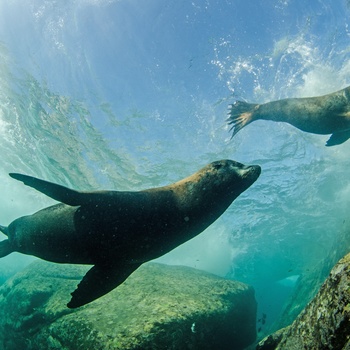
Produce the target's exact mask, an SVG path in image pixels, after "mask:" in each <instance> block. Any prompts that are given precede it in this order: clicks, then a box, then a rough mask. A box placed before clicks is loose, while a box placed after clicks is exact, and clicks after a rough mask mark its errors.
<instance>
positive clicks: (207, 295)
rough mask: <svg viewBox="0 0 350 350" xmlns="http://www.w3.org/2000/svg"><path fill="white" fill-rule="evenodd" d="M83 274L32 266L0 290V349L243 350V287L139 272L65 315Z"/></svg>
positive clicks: (174, 269)
mask: <svg viewBox="0 0 350 350" xmlns="http://www.w3.org/2000/svg"><path fill="white" fill-rule="evenodd" d="M86 271H87V268H86V267H85V266H77V265H75V266H73V265H58V264H51V263H47V262H43V261H36V262H34V263H33V264H31V265H30V266H29V267H28V268H26V269H25V270H24V271H22V272H20V273H18V274H17V275H16V276H14V277H13V278H12V279H10V280H9V281H8V282H6V283H5V284H4V285H3V286H2V287H1V288H0V337H1V339H0V348H1V349H4V350H15V349H16V350H17V349H28V350H30V349H48V350H54V349H55V350H56V349H57V350H58V349H59V350H65V349H66V350H68V349H74V350H78V349H84V350H86V349H94V350H99V349H101V350H102V349H123V350H124V349H125V350H126V349H243V348H244V347H245V346H247V345H249V344H250V343H252V342H253V341H254V340H255V337H256V332H255V321H256V301H255V298H254V291H253V289H252V288H251V287H249V286H247V285H245V284H243V283H239V282H235V281H229V280H225V279H223V278H219V277H217V276H214V275H211V274H208V273H205V272H203V271H198V270H195V269H192V268H188V267H178V266H167V265H161V264H154V263H150V264H145V265H143V266H141V268H139V269H138V270H137V271H136V272H135V273H134V274H133V275H132V276H130V278H128V279H127V281H126V282H125V283H124V284H122V285H121V286H119V287H118V288H116V289H115V290H113V291H112V292H110V293H109V294H107V295H105V296H104V297H102V298H100V299H98V300H96V301H94V302H92V303H90V304H88V305H86V306H84V307H81V308H79V309H76V310H70V309H68V308H67V307H66V304H67V302H68V301H69V298H70V292H72V291H73V290H74V289H75V288H76V285H77V283H78V282H79V281H80V279H81V278H82V276H83V275H84V274H85V272H86Z"/></svg>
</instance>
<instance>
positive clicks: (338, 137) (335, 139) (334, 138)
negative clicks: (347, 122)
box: [326, 130, 350, 147]
mask: <svg viewBox="0 0 350 350" xmlns="http://www.w3.org/2000/svg"><path fill="white" fill-rule="evenodd" d="M349 138H350V130H345V131H338V132H334V133H333V134H332V135H331V137H330V138H329V140H328V141H327V142H326V146H328V147H329V146H336V145H340V144H342V143H343V142H345V141H346V140H348V139H349Z"/></svg>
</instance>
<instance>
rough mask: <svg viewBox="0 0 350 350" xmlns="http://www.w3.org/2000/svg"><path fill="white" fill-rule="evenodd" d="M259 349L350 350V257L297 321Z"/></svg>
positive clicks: (332, 275)
mask: <svg viewBox="0 0 350 350" xmlns="http://www.w3.org/2000/svg"><path fill="white" fill-rule="evenodd" d="M257 349H259V350H274V349H276V350H277V349H281V350H282V349H283V350H300V349H337V350H349V349H350V254H348V255H346V256H345V257H344V258H343V259H341V260H340V261H339V262H338V263H337V264H336V265H335V266H334V268H333V269H332V271H331V273H330V275H329V277H328V278H327V280H326V281H325V283H324V284H323V285H322V287H321V289H320V291H319V292H318V294H317V295H316V297H315V298H314V299H313V300H312V301H311V302H310V303H309V304H308V305H307V306H306V308H305V309H304V310H303V311H302V312H301V313H300V315H299V316H298V317H297V318H296V319H295V321H294V322H293V323H292V324H291V325H290V326H289V327H286V328H285V329H282V330H280V331H278V332H276V333H274V334H272V335H270V336H268V337H267V338H265V339H264V340H263V341H261V342H260V343H259V345H258V346H257Z"/></svg>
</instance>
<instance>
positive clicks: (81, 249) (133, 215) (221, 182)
mask: <svg viewBox="0 0 350 350" xmlns="http://www.w3.org/2000/svg"><path fill="white" fill-rule="evenodd" d="M260 172H261V169H260V167H259V166H258V165H252V166H245V165H243V164H241V163H238V162H235V161H232V160H221V161H216V162H213V163H210V164H208V165H207V166H205V167H204V168H203V169H201V170H199V171H198V172H197V173H195V174H193V175H191V176H189V177H187V178H185V179H183V180H181V181H178V182H176V183H173V184H171V185H168V186H164V187H159V188H151V189H147V190H144V191H138V192H122V191H96V192H79V191H76V190H73V189H69V188H66V187H63V186H61V185H58V184H54V183H51V182H47V181H44V180H40V179H37V178H35V177H31V176H27V175H21V174H17V173H11V174H10V176H11V177H12V178H14V179H17V180H19V181H22V182H23V183H24V184H25V185H27V186H30V187H33V188H35V189H36V190H38V191H40V192H42V193H44V194H46V195H47V196H49V197H51V198H53V199H55V200H57V201H60V202H62V203H60V204H56V205H53V206H50V207H48V208H45V209H42V210H40V211H38V212H36V213H34V214H33V215H29V216H24V217H21V218H18V219H16V220H14V221H13V222H12V223H11V224H10V225H9V226H8V227H3V226H1V227H0V230H1V231H2V232H3V233H4V234H5V235H7V236H8V239H5V240H3V241H1V242H0V257H3V256H6V255H7V254H10V253H11V252H14V251H16V252H20V253H23V254H29V255H34V256H37V257H39V258H42V259H45V260H48V261H52V262H57V263H71V264H92V265H94V266H93V267H92V268H91V269H90V270H89V271H88V272H87V274H86V275H85V276H84V278H83V279H82V281H81V282H80V283H79V285H78V288H77V289H76V290H75V291H74V292H73V293H72V299H71V301H70V302H69V303H68V305H67V306H68V307H69V308H75V307H78V306H82V305H84V304H87V303H89V302H91V301H93V300H95V299H97V298H99V297H101V296H102V295H104V294H106V293H108V292H110V291H111V290H112V289H114V288H116V287H117V286H118V285H120V284H121V283H122V282H123V281H124V280H125V279H126V278H127V277H128V276H129V275H130V274H131V273H132V272H133V271H135V270H136V269H137V268H138V267H139V266H140V265H141V264H143V263H144V262H146V261H149V260H152V259H155V258H158V257H160V256H162V255H163V254H165V253H167V252H169V251H170V250H172V249H174V248H176V247H177V246H179V245H180V244H182V243H184V242H186V241H188V240H189V239H191V238H193V237H195V236H196V235H198V234H199V233H200V232H202V231H203V230H204V229H205V228H207V227H208V226H209V225H211V224H212V223H213V222H214V221H215V220H216V219H217V218H219V217H220V216H221V214H222V213H223V212H224V211H225V210H226V209H227V208H228V206H229V205H230V204H231V203H232V202H233V200H234V199H235V198H237V197H238V196H239V195H240V194H241V193H242V192H244V191H245V190H246V189H247V188H248V187H249V186H251V185H252V184H253V183H254V181H255V180H256V179H257V178H258V177H259V175H260Z"/></svg>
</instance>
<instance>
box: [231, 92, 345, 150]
mask: <svg viewBox="0 0 350 350" xmlns="http://www.w3.org/2000/svg"><path fill="white" fill-rule="evenodd" d="M228 115H229V116H228V123H229V124H230V125H232V127H231V130H233V134H232V137H233V136H234V135H235V134H236V133H237V132H238V131H239V130H241V129H242V128H243V127H245V126H246V125H248V124H250V123H251V122H254V121H256V120H272V121H275V122H286V123H289V124H291V125H293V126H295V127H296V128H298V129H300V130H302V131H306V132H310V133H313V134H322V135H327V134H332V135H331V137H330V138H329V140H328V141H327V143H326V146H335V145H339V144H341V143H343V142H345V141H346V140H347V139H348V138H349V137H350V87H347V88H345V89H342V90H339V91H336V92H333V93H331V94H328V95H323V96H317V97H306V98H286V99H282V100H277V101H272V102H268V103H264V104H253V103H246V102H243V101H236V102H235V103H234V104H232V105H230V110H229V113H228Z"/></svg>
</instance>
